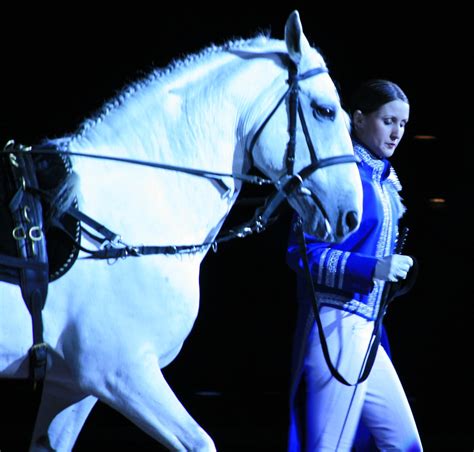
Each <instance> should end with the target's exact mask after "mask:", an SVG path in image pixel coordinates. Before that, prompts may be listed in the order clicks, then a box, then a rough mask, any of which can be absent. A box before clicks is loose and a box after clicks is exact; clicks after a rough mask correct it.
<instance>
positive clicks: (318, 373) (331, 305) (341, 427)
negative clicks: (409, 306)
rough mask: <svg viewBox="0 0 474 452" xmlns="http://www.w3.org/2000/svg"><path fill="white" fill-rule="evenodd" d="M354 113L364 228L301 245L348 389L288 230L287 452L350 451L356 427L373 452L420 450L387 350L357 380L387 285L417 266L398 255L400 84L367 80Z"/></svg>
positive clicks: (404, 102)
mask: <svg viewBox="0 0 474 452" xmlns="http://www.w3.org/2000/svg"><path fill="white" fill-rule="evenodd" d="M350 110H351V112H350V113H351V119H352V137H353V144H354V151H355V154H356V155H357V156H358V157H359V158H360V163H359V171H360V175H361V179H362V185H363V191H364V204H363V216H362V219H361V224H360V227H359V229H358V230H357V231H356V232H355V233H353V234H352V235H351V236H350V237H349V238H348V239H346V240H345V241H344V242H342V243H338V244H330V243H325V242H321V241H318V240H316V239H315V238H314V237H312V236H310V235H308V234H304V238H305V243H306V256H307V261H308V264H309V268H310V272H311V278H312V281H313V285H314V288H315V292H316V296H317V299H318V306H319V316H320V319H321V325H322V329H323V332H324V337H325V341H326V343H327V347H328V352H329V353H328V354H329V359H330V361H331V363H332V364H333V366H334V368H335V369H336V372H339V374H340V376H341V377H342V378H343V379H345V380H346V382H347V383H350V384H351V386H348V385H346V384H342V383H341V382H340V381H338V380H337V379H336V378H335V376H334V374H335V372H334V371H331V370H330V368H329V364H328V362H327V361H328V359H327V358H328V357H327V356H326V357H325V354H324V352H323V347H322V342H321V338H320V334H319V327H318V324H317V322H315V317H314V314H313V307H312V301H311V297H312V290H311V287H310V285H309V284H308V279H307V278H306V276H305V265H304V259H303V258H302V255H301V253H300V250H301V245H300V244H301V239H299V235H298V232H297V228H296V227H292V228H291V233H290V239H289V246H288V254H287V258H288V264H289V265H290V267H291V268H292V269H293V270H295V271H296V273H297V289H298V302H299V310H298V322H297V328H296V333H295V343H294V363H293V364H294V366H293V377H292V389H291V416H290V417H291V425H290V435H289V450H290V451H292V452H293V451H300V450H304V451H311V452H313V451H321V450H327V451H336V450H337V451H341V450H351V447H352V446H353V442H354V437H355V434H356V430H357V426H358V424H359V420H360V421H361V422H362V423H363V424H364V425H365V426H366V427H367V428H368V430H369V431H370V433H371V435H372V436H373V438H374V440H375V443H376V445H377V447H378V448H379V449H381V450H387V449H389V450H399V451H418V450H422V445H421V441H420V437H419V434H418V430H417V427H416V424H415V420H414V417H413V414H412V412H411V408H410V405H409V403H408V400H407V397H406V395H405V392H404V390H403V388H402V385H401V383H400V380H399V378H398V376H397V374H396V371H395V369H394V366H393V364H392V362H391V361H390V358H389V357H388V355H387V353H386V351H385V350H384V349H383V347H378V350H377V354H376V355H375V360H374V362H373V367H372V368H371V371H370V373H369V376H368V377H367V378H366V379H365V380H364V381H361V382H358V381H359V379H360V376H361V374H362V370H363V369H364V362H365V357H366V355H367V354H368V350H369V349H370V347H369V341H370V339H371V336H372V333H373V332H374V321H375V319H376V318H377V314H378V311H379V305H380V302H381V299H382V292H383V288H384V285H385V283H386V282H387V281H390V282H394V281H398V280H403V279H405V278H406V277H407V274H408V272H409V270H410V268H411V266H412V265H413V260H412V258H411V257H409V256H405V255H400V254H394V249H395V244H396V238H397V234H398V221H399V219H400V218H401V216H402V215H403V213H404V211H405V208H404V206H403V205H402V202H401V199H400V196H399V193H398V192H399V191H400V190H401V186H400V183H399V181H398V178H397V176H396V174H395V171H394V170H393V168H392V167H391V165H390V163H389V161H388V159H389V158H390V157H391V156H392V155H393V153H394V151H395V149H396V148H397V146H398V144H399V142H400V140H401V139H402V137H403V134H404V132H405V126H406V124H407V122H408V119H409V113H410V106H409V102H408V98H407V96H406V95H405V94H404V93H403V91H402V90H401V89H400V87H399V86H398V85H396V84H395V83H393V82H390V81H387V80H371V81H368V82H366V83H364V84H363V85H361V86H360V88H359V89H358V90H357V92H356V93H355V94H354V96H353V98H352V101H351V104H350ZM296 221H297V218H295V222H294V224H296ZM323 340H324V339H323ZM323 345H324V344H323Z"/></svg>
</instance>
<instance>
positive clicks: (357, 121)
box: [352, 110, 364, 130]
mask: <svg viewBox="0 0 474 452" xmlns="http://www.w3.org/2000/svg"><path fill="white" fill-rule="evenodd" d="M352 124H353V127H354V129H356V130H358V129H360V128H361V127H362V126H363V124H364V113H362V112H361V111H360V110H355V111H354V113H353V114H352Z"/></svg>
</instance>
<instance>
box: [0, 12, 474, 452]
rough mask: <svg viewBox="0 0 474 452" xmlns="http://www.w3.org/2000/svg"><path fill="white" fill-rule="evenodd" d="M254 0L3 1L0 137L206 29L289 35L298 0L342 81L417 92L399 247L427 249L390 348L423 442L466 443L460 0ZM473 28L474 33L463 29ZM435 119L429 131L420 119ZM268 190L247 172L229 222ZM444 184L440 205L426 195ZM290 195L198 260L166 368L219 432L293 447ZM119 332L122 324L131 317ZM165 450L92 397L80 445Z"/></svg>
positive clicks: (61, 110)
mask: <svg viewBox="0 0 474 452" xmlns="http://www.w3.org/2000/svg"><path fill="white" fill-rule="evenodd" d="M255 8H256V5H255V4H247V5H245V4H242V3H239V4H222V5H221V6H219V7H216V8H212V9H211V8H207V7H200V6H193V7H186V6H184V5H183V6H180V7H169V6H168V7H167V8H163V7H162V6H159V5H154V4H152V3H150V4H149V5H148V6H146V7H140V6H138V5H123V6H120V7H119V6H116V7H114V8H110V10H108V11H105V12H102V13H100V14H99V13H98V12H96V11H95V9H96V7H94V8H92V7H87V6H86V5H82V4H81V5H79V4H77V5H69V6H68V9H61V8H56V9H55V10H54V11H53V10H51V11H48V10H45V9H44V6H43V5H41V7H36V8H33V7H30V6H29V7H26V6H25V7H24V9H22V8H21V7H20V8H18V9H19V10H17V11H11V10H10V11H5V12H4V14H2V22H3V24H2V28H1V31H0V33H1V35H0V37H1V38H0V39H1V40H0V57H1V77H2V84H1V85H0V140H1V141H2V143H3V142H5V141H6V140H8V139H10V138H14V139H15V140H16V141H18V142H21V143H25V144H34V143H36V142H38V141H39V140H41V139H43V138H45V137H57V136H62V135H64V134H67V133H70V132H73V131H74V130H75V128H76V127H77V125H78V124H79V123H80V122H81V121H82V120H83V119H85V118H86V117H88V116H90V115H92V114H93V113H94V112H95V111H96V109H98V108H99V107H100V106H101V105H102V104H103V103H104V102H105V101H106V100H108V99H109V98H110V97H112V96H113V95H114V94H116V93H117V91H118V90H120V89H121V88H122V87H124V86H126V85H127V84H128V83H130V82H132V81H134V80H136V79H137V78H139V77H142V76H143V75H145V74H146V73H147V72H148V71H150V70H151V69H152V68H155V67H162V66H165V65H167V64H168V63H169V62H170V61H171V60H172V59H176V58H180V57H182V56H184V55H186V54H189V53H193V52H196V51H198V50H200V49H201V48H203V47H205V46H207V45H208V44H210V43H216V44H220V43H222V42H224V41H226V40H228V39H231V38H234V37H251V36H253V35H254V34H256V33H257V32H259V31H268V32H270V33H271V35H272V36H273V37H275V38H282V37H283V27H284V23H285V21H286V18H287V16H288V14H289V13H290V12H291V11H292V10H293V9H295V8H296V9H298V10H299V12H300V15H301V20H302V23H303V28H304V31H305V34H306V35H307V37H308V39H309V40H310V42H311V43H312V44H314V45H315V46H316V47H318V48H319V49H320V51H321V53H322V54H323V56H324V57H325V59H326V62H327V64H328V66H329V69H330V73H331V76H332V77H333V79H334V80H335V81H336V83H337V84H338V86H339V88H340V92H341V96H342V98H343V99H344V98H345V97H347V96H348V95H349V94H350V93H351V91H352V90H353V89H354V88H355V87H356V86H357V85H358V84H359V82H360V81H362V80H365V79H367V78H375V77H383V78H388V79H391V80H393V81H395V82H397V83H398V84H400V86H401V87H402V88H403V89H404V90H405V92H406V93H407V95H408V97H409V98H410V102H411V120H410V123H409V126H408V129H407V132H406V135H405V138H404V140H403V142H402V144H401V145H400V146H399V148H398V150H397V153H396V155H395V156H394V158H393V160H392V161H393V164H394V166H395V167H396V169H397V172H398V174H399V177H400V180H401V182H402V184H403V186H404V191H403V197H404V199H405V203H406V205H407V207H408V209H409V210H408V214H407V215H406V218H405V222H406V224H407V225H408V226H409V227H410V230H411V232H410V236H409V238H408V242H407V248H406V252H407V253H408V254H412V255H414V256H415V257H416V258H417V260H418V262H419V266H420V271H419V277H418V281H417V284H416V286H415V288H414V289H413V291H412V292H411V293H410V294H408V295H406V296H404V297H402V298H400V299H398V300H397V301H396V302H395V303H394V304H393V305H392V306H391V307H390V309H389V312H388V314H387V317H386V322H385V323H386V327H387V330H388V333H389V337H390V341H391V347H392V353H393V360H394V362H395V365H396V367H397V369H398V371H399V375H400V377H401V379H402V382H403V384H404V386H405V389H406V392H407V393H408V396H409V398H410V402H411V404H412V407H413V410H414V412H415V417H416V418H417V422H418V424H419V428H420V432H421V435H422V439H423V441H424V443H425V448H426V450H428V451H430V450H450V451H457V450H459V451H461V450H466V451H468V450H469V451H470V450H472V448H473V446H474V441H473V433H472V415H471V395H472V391H471V383H472V378H470V377H469V375H470V372H471V366H472V364H471V361H472V359H471V358H472V353H471V350H470V339H471V337H470V335H469V334H468V328H469V326H470V323H468V319H470V318H472V315H471V313H472V308H471V303H472V295H471V293H470V284H468V279H467V278H470V277H471V274H472V272H471V270H472V263H471V256H472V252H473V251H474V250H473V241H472V234H471V229H472V227H471V226H470V223H469V221H471V220H468V213H472V205H473V204H472V196H471V192H472V190H471V185H472V176H471V174H470V170H471V168H472V158H471V157H470V156H468V152H467V151H468V141H467V125H468V114H469V113H470V111H471V109H472V107H471V105H472V94H471V85H472V82H471V84H467V81H468V72H467V62H468V60H470V62H471V63H472V49H471V44H470V43H468V41H467V35H468V33H467V29H466V28H465V23H464V22H465V18H466V16H467V13H466V11H463V10H460V9H458V8H455V7H454V6H451V7H449V6H448V7H447V8H446V7H445V8H444V9H443V10H439V11H437V10H435V9H433V8H432V7H430V8H429V9H423V8H422V9H420V10H419V11H417V12H414V11H411V10H408V9H406V8H403V7H402V6H400V5H398V4H397V5H395V4H390V5H384V7H383V8H382V7H381V6H380V5H378V6H376V7H375V6H374V7H372V8H370V7H367V8H366V9H365V10H362V9H360V8H352V9H347V8H346V7H345V6H342V5H334V6H331V7H329V6H325V7H322V6H321V5H313V6H289V7H282V6H280V7H275V6H272V7H271V8H269V9H268V10H266V9H264V8H261V10H260V11H258V10H256V9H255ZM471 41H472V40H471ZM420 134H422V135H433V136H434V137H436V139H434V140H430V141H419V140H416V139H415V136H416V135H420ZM265 194H266V193H265V192H258V191H256V190H255V189H249V188H245V189H244V191H243V192H242V194H241V197H240V202H238V203H237V205H236V206H235V207H234V209H233V211H232V212H231V215H230V216H229V218H228V224H229V225H230V224H236V223H239V222H241V221H244V220H247V219H249V218H250V217H251V216H252V214H253V211H254V209H255V207H256V205H257V201H258V199H259V198H260V197H261V196H265ZM434 197H443V198H445V199H446V203H445V204H444V206H442V207H436V206H435V205H433V204H432V203H431V202H430V199H431V198H434ZM290 215H291V213H290V210H289V208H288V207H285V208H284V209H283V211H282V214H281V217H280V219H279V221H278V222H277V223H275V224H274V225H272V226H271V227H269V228H268V229H267V230H266V231H265V232H264V233H262V234H260V235H257V236H252V237H249V238H246V239H243V240H238V241H234V242H229V243H227V244H224V245H222V246H221V247H220V248H219V249H218V252H217V253H215V254H214V253H212V252H211V253H210V254H209V255H208V256H207V257H206V259H205V261H204V263H203V265H202V272H201V308H200V313H199V317H198V319H197V321H196V324H195V327H194V329H193V331H192V333H191V335H190V336H189V338H188V340H187V341H186V343H185V345H184V347H183V350H182V352H181V353H180V355H179V356H178V357H177V359H176V360H175V361H174V362H173V363H172V364H171V365H169V366H168V368H166V369H165V374H166V376H167V379H168V381H169V383H170V385H171V386H172V387H173V388H174V390H175V392H176V394H177V395H178V397H179V398H180V399H181V400H182V401H183V404H184V405H185V407H186V408H187V409H188V410H189V411H190V413H191V414H192V415H193V416H194V417H195V419H196V420H197V421H198V422H199V423H200V424H201V425H202V426H203V428H204V429H206V430H207V431H208V432H209V433H210V434H211V436H212V437H213V438H214V439H215V442H216V445H217V448H218V450H221V451H238V450H256V451H257V450H258V451H263V450H265V451H266V450H268V451H283V450H285V441H286V428H287V389H288V378H289V359H290V358H289V357H290V347H291V336H292V331H293V322H294V316H295V303H294V293H295V287H294V275H293V274H292V273H291V272H290V271H289V269H288V268H287V267H286V265H285V248H286V238H287V233H288V226H289V219H290ZM124 334H126V332H124ZM0 398H1V399H0V400H1V402H0V406H1V412H0V416H1V422H0V450H1V451H2V452H5V451H17V450H18V451H21V450H25V448H26V444H27V443H28V435H29V433H30V430H31V424H32V418H33V415H34V407H35V404H34V397H33V393H32V391H31V389H30V386H29V385H28V384H27V383H26V382H17V381H9V380H4V381H2V382H1V383H0ZM101 446H102V447H104V446H107V447H110V448H112V449H115V450H159V449H160V446H157V445H156V443H155V442H153V441H152V440H151V439H150V438H149V437H147V436H146V435H145V434H144V433H142V432H141V431H140V430H138V429H137V428H136V427H134V426H133V425H132V424H131V423H129V422H128V421H127V420H125V419H124V418H123V417H122V416H121V415H119V414H117V413H115V412H113V411H112V410H111V409H110V408H108V407H106V406H104V405H102V404H100V403H99V404H98V405H97V406H96V408H95V409H94V411H93V413H92V414H91V416H90V417H89V419H88V421H87V423H86V425H85V427H84V429H83V431H82V432H81V435H80V437H79V440H78V443H77V446H76V450H77V451H85V450H89V449H90V448H92V447H101Z"/></svg>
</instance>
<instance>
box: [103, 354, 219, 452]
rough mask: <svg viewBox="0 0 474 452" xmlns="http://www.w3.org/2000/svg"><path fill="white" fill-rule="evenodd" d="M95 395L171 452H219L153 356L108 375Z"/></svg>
mask: <svg viewBox="0 0 474 452" xmlns="http://www.w3.org/2000/svg"><path fill="white" fill-rule="evenodd" d="M96 389H97V388H96ZM96 395H97V396H98V397H99V398H100V400H101V401H103V402H104V403H107V404H108V405H109V406H111V407H112V408H114V409H115V410H117V411H118V412H120V413H122V414H123V415H124V416H125V417H127V418H128V419H130V420H131V421H132V422H133V423H134V424H135V425H137V426H138V427H139V428H141V429H142V430H143V431H144V432H146V433H148V434H149V435H150V436H151V437H152V438H154V439H156V440H157V441H159V442H160V443H161V444H163V445H164V446H166V447H167V448H168V449H169V450H175V451H200V452H213V451H215V450H216V448H215V446H214V442H213V441H212V439H211V437H210V436H209V435H208V434H207V433H206V432H205V431H204V430H203V429H202V428H201V427H200V426H199V424H198V423H197V422H196V421H195V420H194V419H193V418H192V417H191V416H190V415H189V413H188V412H187V411H186V409H185V408H184V407H183V405H182V404H181V402H180V401H179V400H178V398H177V397H176V396H175V394H174V393H173V391H172V390H171V388H170V387H169V385H168V383H167V382H166V380H165V378H164V376H163V374H162V372H161V369H160V367H159V365H158V361H157V359H156V357H155V356H154V355H152V356H148V357H147V358H145V359H143V360H142V361H141V362H140V363H137V361H136V360H135V366H134V367H131V366H127V367H126V368H124V367H123V366H122V367H121V368H120V369H117V371H116V372H114V373H113V374H109V376H108V378H107V381H106V382H104V384H103V385H101V388H100V394H96Z"/></svg>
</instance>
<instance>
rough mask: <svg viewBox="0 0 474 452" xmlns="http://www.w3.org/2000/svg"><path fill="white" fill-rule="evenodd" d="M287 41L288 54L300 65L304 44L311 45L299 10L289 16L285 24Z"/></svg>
mask: <svg viewBox="0 0 474 452" xmlns="http://www.w3.org/2000/svg"><path fill="white" fill-rule="evenodd" d="M285 42H286V47H287V49H288V55H289V56H290V58H291V60H292V61H293V62H294V63H295V64H296V65H298V64H299V62H300V61H301V57H302V55H303V46H305V45H306V46H309V43H308V40H307V39H306V36H305V35H304V34H303V26H302V25H301V20H300V15H299V13H298V11H297V10H295V11H293V12H292V13H291V14H290V16H289V17H288V19H287V21H286V25H285Z"/></svg>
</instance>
